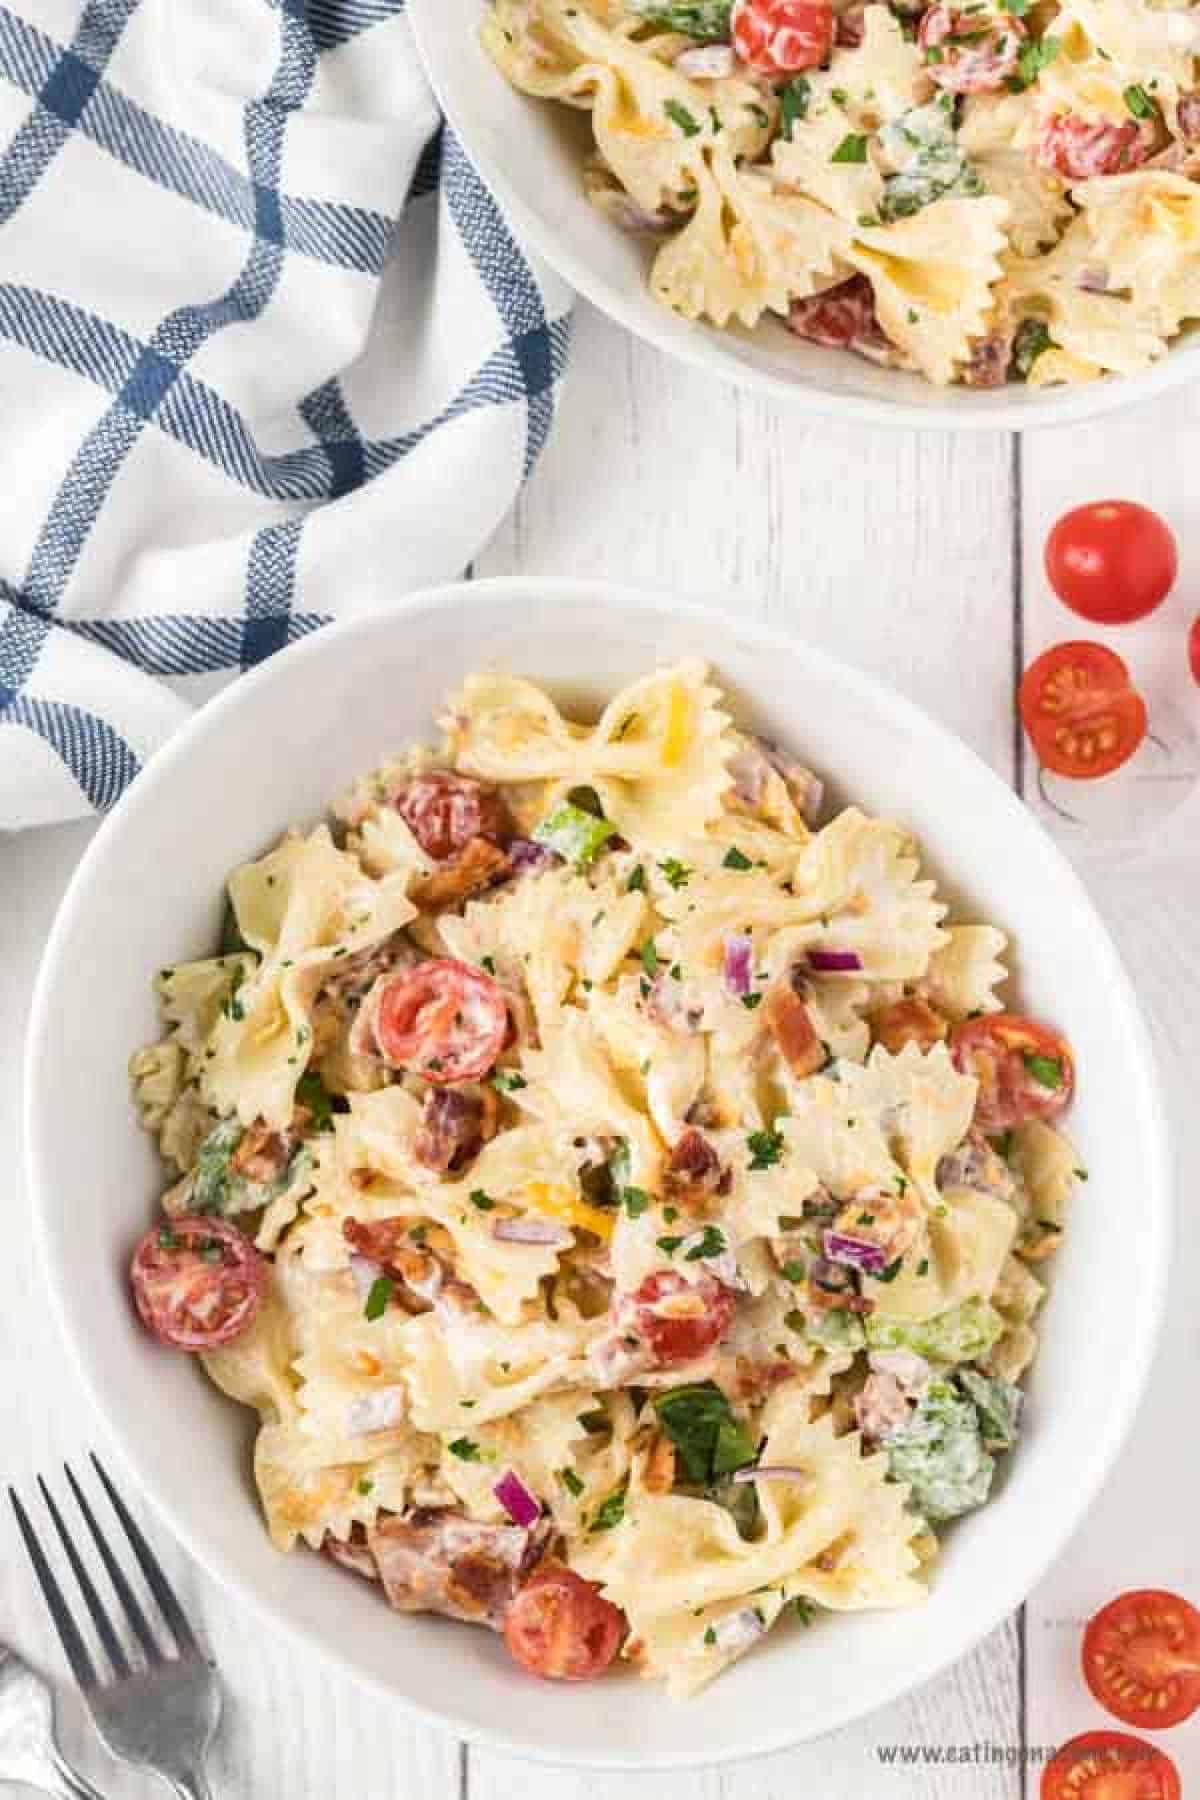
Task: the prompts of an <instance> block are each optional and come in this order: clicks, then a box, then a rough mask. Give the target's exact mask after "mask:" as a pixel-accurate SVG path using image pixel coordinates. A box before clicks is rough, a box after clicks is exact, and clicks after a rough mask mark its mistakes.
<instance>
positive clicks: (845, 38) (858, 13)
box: [833, 0, 867, 50]
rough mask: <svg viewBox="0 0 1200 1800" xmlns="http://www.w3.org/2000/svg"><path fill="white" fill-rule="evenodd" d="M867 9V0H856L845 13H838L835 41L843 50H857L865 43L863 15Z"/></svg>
mask: <svg viewBox="0 0 1200 1800" xmlns="http://www.w3.org/2000/svg"><path fill="white" fill-rule="evenodd" d="M866 10H867V8H866V4H865V0H855V3H854V5H852V6H848V7H847V8H846V10H845V12H840V13H838V15H837V17H836V18H835V19H834V21H833V41H834V43H835V44H837V45H838V46H839V48H841V49H846V50H857V49H858V46H859V45H860V44H861V43H862V41H863V15H864V14H865V12H866Z"/></svg>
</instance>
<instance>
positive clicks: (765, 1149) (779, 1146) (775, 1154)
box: [746, 1126, 783, 1169]
mask: <svg viewBox="0 0 1200 1800" xmlns="http://www.w3.org/2000/svg"><path fill="white" fill-rule="evenodd" d="M746 1148H747V1150H749V1152H750V1167H751V1169H769V1168H771V1167H772V1166H773V1165H774V1164H775V1163H777V1162H779V1161H780V1159H781V1158H782V1156H783V1133H782V1131H776V1130H775V1128H774V1126H772V1127H771V1128H770V1130H768V1131H752V1132H751V1133H750V1135H749V1136H748V1137H747V1139H746Z"/></svg>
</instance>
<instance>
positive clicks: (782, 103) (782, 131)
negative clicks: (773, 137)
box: [779, 75, 812, 138]
mask: <svg viewBox="0 0 1200 1800" xmlns="http://www.w3.org/2000/svg"><path fill="white" fill-rule="evenodd" d="M811 99H812V83H811V82H810V81H809V79H808V76H807V75H797V76H795V77H794V79H793V80H791V81H789V82H788V84H787V86H786V87H785V88H783V89H782V90H781V92H780V95H779V135H780V136H781V137H783V138H790V137H791V135H792V130H793V127H794V126H795V124H796V121H797V119H807V117H808V107H809V102H810V101H811Z"/></svg>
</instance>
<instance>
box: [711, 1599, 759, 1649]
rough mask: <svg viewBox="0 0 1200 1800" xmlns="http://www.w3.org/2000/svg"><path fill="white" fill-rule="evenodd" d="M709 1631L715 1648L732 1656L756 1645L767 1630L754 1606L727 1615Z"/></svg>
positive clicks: (741, 1608) (744, 1607) (743, 1607)
mask: <svg viewBox="0 0 1200 1800" xmlns="http://www.w3.org/2000/svg"><path fill="white" fill-rule="evenodd" d="M709 1629H710V1630H711V1632H712V1642H713V1644H714V1646H715V1647H716V1648H717V1649H718V1650H720V1651H721V1652H722V1653H723V1654H724V1655H726V1656H732V1655H736V1653H737V1652H738V1651H739V1650H748V1649H749V1648H750V1645H751V1644H756V1643H757V1642H758V1640H759V1638H760V1637H761V1636H762V1635H763V1632H764V1631H765V1630H766V1629H767V1628H766V1626H765V1625H764V1624H763V1621H762V1620H761V1619H760V1618H759V1616H758V1614H757V1613H756V1612H755V1610H754V1608H753V1607H752V1606H742V1607H739V1609H738V1610H737V1612H733V1613H726V1615H725V1617H724V1618H723V1619H718V1620H717V1623H716V1624H715V1625H712V1626H710V1627H709Z"/></svg>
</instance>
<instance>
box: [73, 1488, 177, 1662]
mask: <svg viewBox="0 0 1200 1800" xmlns="http://www.w3.org/2000/svg"><path fill="white" fill-rule="evenodd" d="M63 1468H64V1470H65V1471H66V1477H67V1480H68V1481H69V1482H70V1484H71V1492H72V1493H73V1494H74V1496H75V1504H76V1505H77V1506H78V1508H79V1510H80V1512H81V1513H82V1514H83V1516H84V1519H85V1521H86V1523H87V1528H88V1530H89V1531H90V1532H91V1534H92V1537H93V1539H94V1540H95V1544H96V1548H97V1550H98V1551H99V1552H100V1560H101V1562H102V1563H103V1564H104V1567H105V1568H106V1569H107V1570H108V1579H109V1580H110V1581H111V1582H112V1584H113V1587H114V1589H115V1590H116V1595H117V1599H118V1600H119V1601H120V1602H121V1605H122V1606H123V1607H124V1608H125V1614H126V1617H127V1618H128V1620H129V1623H130V1625H131V1626H132V1628H133V1632H134V1635H135V1636H136V1638H137V1641H138V1643H139V1644H140V1645H141V1646H142V1649H143V1650H144V1651H145V1653H146V1661H147V1662H148V1663H150V1665H151V1666H152V1667H154V1666H155V1665H157V1664H158V1663H160V1662H165V1661H166V1658H165V1656H164V1655H163V1653H162V1650H161V1649H160V1648H159V1645H158V1641H157V1639H156V1638H155V1636H154V1633H153V1631H152V1630H151V1629H150V1621H149V1620H148V1619H147V1617H146V1615H145V1613H144V1612H143V1611H142V1608H141V1605H140V1603H139V1601H138V1597H137V1595H136V1594H135V1593H134V1591H133V1589H132V1588H131V1587H130V1585H129V1583H128V1582H127V1581H126V1579H125V1571H124V1570H123V1569H122V1567H121V1565H120V1563H119V1562H118V1561H117V1559H116V1557H115V1556H114V1555H113V1553H112V1551H111V1550H110V1549H109V1546H108V1539H107V1538H106V1537H105V1536H104V1534H103V1532H102V1531H101V1530H100V1527H99V1525H98V1524H97V1522H96V1515H95V1513H94V1512H93V1511H92V1509H91V1507H90V1506H89V1505H88V1502H87V1496H86V1495H85V1493H84V1491H83V1489H82V1488H81V1487H80V1485H79V1483H78V1482H77V1481H76V1479H75V1476H74V1474H73V1473H72V1470H71V1468H70V1466H69V1464H67V1463H64V1464H63Z"/></svg>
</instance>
